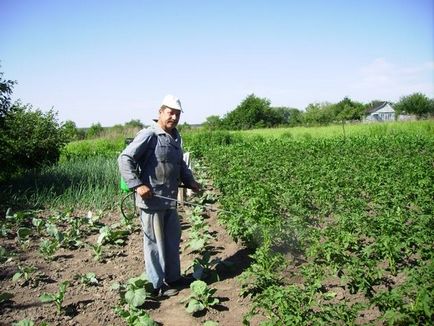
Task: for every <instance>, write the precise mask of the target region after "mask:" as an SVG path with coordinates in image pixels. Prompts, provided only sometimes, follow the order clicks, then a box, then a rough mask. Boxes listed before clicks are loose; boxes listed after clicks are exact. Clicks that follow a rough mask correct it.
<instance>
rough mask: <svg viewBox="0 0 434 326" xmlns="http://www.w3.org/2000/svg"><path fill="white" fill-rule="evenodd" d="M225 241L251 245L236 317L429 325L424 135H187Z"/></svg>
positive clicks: (430, 237)
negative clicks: (243, 304)
mask: <svg viewBox="0 0 434 326" xmlns="http://www.w3.org/2000/svg"><path fill="white" fill-rule="evenodd" d="M190 144H194V145H198V146H196V147H194V146H193V147H192V148H196V154H200V156H202V157H203V160H204V162H205V164H206V165H207V166H208V171H209V173H210V175H211V177H212V179H213V180H214V184H215V186H216V187H217V188H218V189H219V191H220V192H221V198H220V199H219V202H220V203H221V205H222V208H223V209H224V210H225V211H224V212H222V213H221V214H220V218H221V220H222V221H223V222H224V223H225V225H226V227H227V229H228V230H229V232H230V233H231V235H232V236H233V237H234V238H235V239H239V240H241V241H243V242H244V243H246V244H247V245H249V246H251V247H253V248H256V252H255V254H254V255H253V261H254V262H253V264H252V265H251V266H250V267H249V268H248V269H247V270H246V271H245V272H244V273H243V275H242V277H241V279H242V281H243V282H244V285H243V293H242V294H243V295H249V296H251V298H252V300H253V307H252V310H251V313H250V314H249V315H248V316H246V317H245V321H246V323H249V320H251V318H252V317H253V316H254V315H262V316H265V318H266V320H267V322H266V324H269V325H277V324H279V325H306V324H330V323H331V324H336V323H342V322H344V323H345V324H370V323H377V324H378V323H386V324H390V325H403V324H406V325H407V324H429V323H430V322H433V313H432V312H433V311H434V303H433V302H434V300H433V293H434V285H433V282H432V280H433V279H434V263H433V247H432V244H433V243H434V234H433V231H432V230H433V226H434V214H433V204H432V203H433V197H432V195H433V193H434V169H433V168H434V137H432V136H429V135H417V134H410V133H408V134H406V133H405V132H402V131H401V132H399V133H391V134H387V135H359V136H352V137H346V138H344V137H336V138H329V139H321V138H318V139H304V140H291V139H284V138H281V139H266V138H261V137H256V138H249V139H247V138H246V139H241V138H240V137H239V135H237V137H236V138H231V137H230V135H228V134H224V133H221V134H217V135H209V134H207V135H204V134H202V135H201V134H196V135H195V136H194V137H192V138H191V139H190Z"/></svg>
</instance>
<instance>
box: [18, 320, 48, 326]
mask: <svg viewBox="0 0 434 326" xmlns="http://www.w3.org/2000/svg"><path fill="white" fill-rule="evenodd" d="M12 325H13V326H35V325H36V324H35V323H34V321H33V320H30V319H23V320H20V321H18V322H16V323H13V324H12ZM37 326H48V324H47V323H46V322H42V323H39V324H38V325H37Z"/></svg>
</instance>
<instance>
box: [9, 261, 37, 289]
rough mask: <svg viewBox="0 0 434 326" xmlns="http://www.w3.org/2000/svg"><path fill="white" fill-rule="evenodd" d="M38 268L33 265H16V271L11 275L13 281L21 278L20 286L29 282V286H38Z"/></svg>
mask: <svg viewBox="0 0 434 326" xmlns="http://www.w3.org/2000/svg"><path fill="white" fill-rule="evenodd" d="M37 271H38V269H37V268H36V267H35V266H33V265H29V266H28V265H18V271H17V272H16V273H15V274H14V276H13V277H12V281H13V282H18V281H20V280H23V282H22V284H21V286H24V285H26V284H30V285H31V286H38V284H39V274H38V273H37Z"/></svg>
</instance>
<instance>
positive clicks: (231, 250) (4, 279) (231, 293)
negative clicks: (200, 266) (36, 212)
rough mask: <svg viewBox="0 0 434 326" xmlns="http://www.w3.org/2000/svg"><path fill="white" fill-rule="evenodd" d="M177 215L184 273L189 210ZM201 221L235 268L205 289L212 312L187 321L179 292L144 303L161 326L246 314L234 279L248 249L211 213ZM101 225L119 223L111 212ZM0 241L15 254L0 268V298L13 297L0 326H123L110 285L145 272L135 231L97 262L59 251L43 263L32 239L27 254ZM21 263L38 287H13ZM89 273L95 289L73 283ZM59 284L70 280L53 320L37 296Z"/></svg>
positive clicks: (185, 292)
mask: <svg viewBox="0 0 434 326" xmlns="http://www.w3.org/2000/svg"><path fill="white" fill-rule="evenodd" d="M179 213H180V216H181V218H182V223H183V233H182V239H183V241H182V243H181V264H182V270H183V271H184V270H185V269H186V268H187V267H188V266H189V265H190V264H191V263H192V261H193V259H194V257H195V256H194V254H193V253H191V252H190V251H189V250H188V249H186V248H185V243H186V239H187V237H188V233H189V232H188V229H189V225H188V223H187V222H186V220H187V219H186V216H187V214H189V209H188V208H187V207H186V208H185V209H183V208H181V209H180V210H179ZM45 214H46V213H45ZM206 221H207V223H208V224H209V229H210V232H211V233H212V234H213V235H214V239H213V240H212V243H211V245H212V247H213V249H214V255H215V256H214V257H218V258H220V259H222V260H225V261H229V262H232V263H233V265H234V268H233V269H221V270H219V275H220V280H219V281H217V282H214V283H211V284H209V286H210V287H213V288H216V289H217V292H216V294H215V296H217V297H218V298H219V299H220V305H219V306H218V307H217V309H210V310H209V311H207V312H206V313H204V314H201V315H199V316H192V315H190V314H189V313H187V311H186V310H185V308H184V304H183V303H181V300H182V299H184V298H186V297H188V296H189V295H190V289H189V288H185V289H181V291H180V293H179V294H178V295H177V296H175V297H170V298H166V299H162V300H158V301H149V302H146V303H145V307H146V309H147V312H148V313H149V314H150V316H151V317H152V319H153V320H154V321H156V322H157V323H158V324H160V325H168V326H171V325H177V326H182V325H189V326H191V325H202V324H203V323H204V322H205V321H207V320H212V321H215V322H218V324H219V325H231V326H232V325H242V320H243V316H244V315H245V314H246V313H247V312H248V311H249V301H248V299H245V298H241V297H240V296H239V293H240V284H239V282H238V280H237V276H238V275H240V274H241V273H242V272H243V270H245V268H247V266H248V265H249V257H248V255H249V253H248V250H247V249H246V248H244V247H243V246H241V245H239V244H237V243H235V242H234V241H233V240H232V239H231V238H230V237H229V236H228V234H227V233H226V231H225V229H224V228H223V227H222V226H221V225H220V224H219V223H218V221H217V218H216V215H215V213H209V214H208V217H207V219H206ZM102 222H103V223H105V224H107V225H111V224H113V223H118V222H119V215H118V214H115V213H111V214H109V215H107V216H104V217H103V219H102ZM137 224H138V221H137ZM97 237H98V234H93V235H90V236H88V237H87V238H86V239H84V241H85V242H87V243H95V242H96V238H97ZM0 241H1V243H0V245H1V246H2V247H4V248H6V249H7V250H8V251H15V252H17V253H18V256H17V257H16V258H14V259H13V260H12V261H9V262H6V263H3V264H1V270H0V293H5V292H8V293H12V294H13V298H12V299H10V300H8V301H6V302H3V303H0V315H1V317H0V325H13V323H15V322H17V321H20V320H23V319H30V320H33V321H34V322H35V325H39V324H40V323H42V322H47V323H48V325H104V326H106V325H126V323H125V321H124V320H123V319H121V318H120V317H119V316H118V315H117V314H116V313H115V312H114V310H113V307H115V306H116V305H118V304H119V295H118V293H117V292H116V291H114V290H112V289H111V286H112V284H113V283H115V282H119V283H125V282H126V281H127V280H128V279H129V278H132V277H136V276H139V275H140V274H141V273H142V272H143V271H144V263H143V253H142V246H143V243H142V234H141V232H140V231H137V232H134V233H132V234H130V236H129V238H128V241H127V243H126V244H125V245H124V246H110V247H108V248H105V255H106V258H105V259H104V261H102V262H97V261H95V260H94V259H93V257H92V254H91V250H90V248H88V247H82V248H79V249H76V250H69V249H60V250H59V251H58V252H57V253H56V255H55V257H54V259H53V260H52V261H46V260H44V259H43V258H42V256H41V254H40V253H39V252H38V245H39V239H35V238H33V240H32V242H31V244H30V247H29V248H28V249H26V250H21V249H20V247H19V246H17V244H16V241H15V239H13V238H12V237H11V238H8V239H5V238H0ZM23 264H25V265H34V266H35V267H37V269H38V271H39V273H41V274H43V277H42V280H41V281H40V282H39V284H38V285H37V286H33V287H31V286H29V285H25V286H22V285H20V284H19V282H18V283H14V282H12V277H13V275H14V273H15V272H16V271H17V266H18V265H23ZM88 272H93V273H95V274H96V277H97V279H98V281H99V283H98V285H97V286H85V285H84V284H82V283H80V282H79V281H78V280H76V279H74V277H75V275H77V274H84V273H88ZM62 281H69V282H70V285H69V287H68V289H67V291H66V294H65V300H64V302H63V307H64V309H65V312H64V313H62V314H60V315H58V314H57V313H56V309H55V306H54V305H53V304H51V303H44V304H43V303H41V302H40V300H39V296H40V295H41V294H42V293H43V292H48V293H53V292H56V291H57V289H58V284H59V283H60V282H62Z"/></svg>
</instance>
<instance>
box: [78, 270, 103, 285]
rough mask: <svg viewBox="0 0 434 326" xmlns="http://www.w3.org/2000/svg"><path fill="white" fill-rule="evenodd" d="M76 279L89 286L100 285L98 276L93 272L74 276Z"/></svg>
mask: <svg viewBox="0 0 434 326" xmlns="http://www.w3.org/2000/svg"><path fill="white" fill-rule="evenodd" d="M74 279H75V280H78V281H79V282H80V283H82V284H84V285H87V286H90V285H98V279H97V277H96V274H95V273H92V272H89V273H86V274H77V275H75V276H74Z"/></svg>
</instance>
